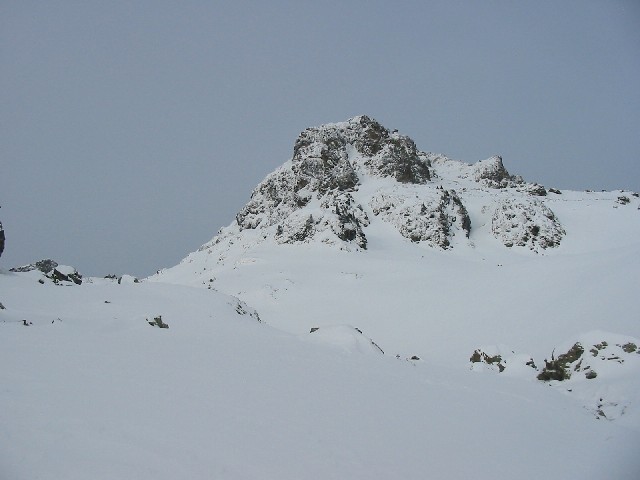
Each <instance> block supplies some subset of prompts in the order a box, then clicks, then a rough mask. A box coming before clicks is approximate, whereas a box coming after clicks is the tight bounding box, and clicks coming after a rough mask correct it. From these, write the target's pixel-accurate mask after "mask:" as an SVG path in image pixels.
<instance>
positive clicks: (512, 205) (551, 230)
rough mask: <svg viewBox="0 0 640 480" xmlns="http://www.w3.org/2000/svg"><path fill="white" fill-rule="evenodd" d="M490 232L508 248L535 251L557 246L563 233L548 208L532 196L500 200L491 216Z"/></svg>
mask: <svg viewBox="0 0 640 480" xmlns="http://www.w3.org/2000/svg"><path fill="white" fill-rule="evenodd" d="M491 232H492V233H493V235H494V236H495V237H496V238H497V239H498V240H500V241H501V242H502V243H503V244H504V245H505V246H507V247H513V246H519V247H527V248H529V249H530V250H533V251H535V252H538V251H539V250H541V249H542V250H544V249H546V248H552V247H557V246H558V245H560V241H561V240H562V237H563V236H564V235H565V233H566V232H565V230H564V228H562V225H561V224H560V221H559V220H558V219H557V218H556V216H555V214H554V213H553V211H552V210H551V209H550V208H549V207H547V206H546V205H545V204H544V203H542V202H540V201H538V200H531V199H522V200H511V199H505V200H503V201H502V202H500V204H499V205H498V207H497V208H496V209H495V211H494V213H493V218H492V219H491Z"/></svg>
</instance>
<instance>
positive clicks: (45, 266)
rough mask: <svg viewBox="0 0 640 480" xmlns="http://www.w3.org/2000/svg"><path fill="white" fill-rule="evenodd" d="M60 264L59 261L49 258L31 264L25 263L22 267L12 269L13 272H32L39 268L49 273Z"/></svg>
mask: <svg viewBox="0 0 640 480" xmlns="http://www.w3.org/2000/svg"><path fill="white" fill-rule="evenodd" d="M57 266H58V262H56V261H55V260H51V259H50V258H47V259H45V260H39V261H37V262H34V263H30V264H29V265H23V266H21V267H14V268H12V269H10V271H11V272H17V273H24V272H31V271H33V270H39V271H40V272H42V273H49V272H51V271H53V269H54V268H56V267H57Z"/></svg>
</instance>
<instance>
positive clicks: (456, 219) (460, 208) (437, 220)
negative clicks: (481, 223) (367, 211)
mask: <svg viewBox="0 0 640 480" xmlns="http://www.w3.org/2000/svg"><path fill="white" fill-rule="evenodd" d="M425 193H427V192H425ZM370 205H371V207H372V209H373V213H374V214H375V215H380V216H381V217H382V219H383V220H385V221H387V222H390V223H392V224H393V225H395V227H396V228H397V229H398V231H399V232H400V233H401V234H402V236H403V237H406V238H408V239H409V240H411V241H412V242H426V243H428V244H429V245H431V246H433V247H438V248H442V249H447V248H449V246H450V245H451V238H452V237H453V236H454V235H455V234H456V232H464V235H465V236H466V237H469V233H470V231H471V219H470V217H469V213H468V212H467V209H466V208H465V206H464V205H463V203H462V200H460V197H458V195H457V194H456V192H455V191H454V190H440V189H435V190H433V191H431V192H428V194H425V195H424V196H422V197H416V196H415V195H403V194H401V193H396V194H392V193H380V194H378V195H376V196H375V197H373V199H372V200H371V202H370Z"/></svg>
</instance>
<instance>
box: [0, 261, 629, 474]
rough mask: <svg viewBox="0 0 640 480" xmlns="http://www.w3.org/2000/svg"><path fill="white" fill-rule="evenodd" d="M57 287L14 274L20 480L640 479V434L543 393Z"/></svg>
mask: <svg viewBox="0 0 640 480" xmlns="http://www.w3.org/2000/svg"><path fill="white" fill-rule="evenodd" d="M40 277H42V275H41V274H38V273H36V272H28V273H8V272H5V271H3V272H2V273H1V274H0V292H2V300H3V305H4V306H5V307H6V309H5V310H1V311H0V319H1V321H0V352H1V354H0V356H1V359H2V369H0V385H2V388H0V424H1V425H2V429H0V478H3V479H4V478H6V479H11V480H31V479H36V478H38V479H61V478H64V479H65V480H72V479H86V478H92V479H113V478H136V479H154V480H161V479H172V480H173V479H175V478H189V479H210V478H225V479H226V478H230V479H265V478H270V479H299V478H310V479H328V478H335V479H342V478H349V479H359V478H362V479H364V478H368V479H370V478H447V479H466V478H478V479H510V478H520V479H538V478H548V479H571V478H576V479H577V478H580V479H590V478H592V479H599V478H619V479H624V478H629V479H631V478H637V476H636V474H637V472H638V471H640V470H638V468H640V463H639V461H638V458H637V455H636V453H637V448H636V447H637V445H638V444H639V441H640V432H639V431H637V430H634V429H629V428H624V427H623V426H619V425H618V424H617V423H616V422H609V421H607V420H604V419H601V420H597V419H595V417H594V416H593V415H592V414H591V413H590V412H589V411H587V410H585V409H582V408H576V405H575V402H574V401H573V400H572V399H571V398H569V397H568V396H563V395H559V394H558V392H557V391H556V390H554V389H552V388H545V386H542V385H540V384H538V383H537V382H533V381H524V380H521V379H513V378H510V377H505V376H500V375H478V374H476V373H474V372H472V371H470V370H468V369H466V368H457V366H456V365H455V362H451V364H448V363H447V362H435V361H424V362H422V361H421V362H408V361H406V360H405V359H396V358H395V357H394V356H393V355H389V354H385V355H382V354H379V353H378V354H372V353H374V352H373V351H372V350H371V349H369V346H370V343H369V341H368V339H366V338H365V337H364V336H363V335H355V334H354V332H356V333H357V331H356V330H354V329H352V328H348V327H340V326H338V327H333V328H327V329H324V328H320V329H319V330H318V331H316V332H314V333H307V334H305V335H301V336H302V337H303V338H300V337H301V336H295V335H291V334H289V333H286V332H283V331H282V330H278V329H275V328H273V327H271V326H269V325H266V324H264V323H260V322H259V321H258V320H257V319H256V317H255V316H251V315H250V314H249V312H251V313H253V312H252V310H251V309H250V308H249V307H247V306H246V305H243V304H242V303H240V302H239V301H238V300H237V299H235V298H232V297H229V296H226V295H223V294H220V293H218V292H214V291H210V290H207V289H202V288H193V287H187V286H184V287H182V286H177V285H171V284H166V283H160V282H148V281H144V282H141V283H139V284H133V283H128V284H120V285H119V284H118V283H117V281H108V280H99V279H89V280H88V281H85V282H84V283H83V284H82V285H79V286H76V285H69V286H64V285H60V284H59V285H55V284H53V283H52V282H45V283H44V284H40V283H38V279H39V278H40ZM353 281H357V279H355V278H354V279H353ZM158 315H162V320H163V322H165V323H166V324H167V325H168V326H169V328H167V329H161V328H157V327H152V326H150V325H149V323H148V320H151V319H152V318H153V317H155V316H158ZM22 320H28V323H29V324H28V326H25V325H24V324H23V322H22ZM323 330H324V333H323ZM365 334H366V331H365ZM314 336H315V337H314ZM354 339H357V340H354Z"/></svg>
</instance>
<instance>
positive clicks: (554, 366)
mask: <svg viewBox="0 0 640 480" xmlns="http://www.w3.org/2000/svg"><path fill="white" fill-rule="evenodd" d="M583 353H584V348H583V347H582V345H580V343H577V342H576V343H575V344H574V345H573V346H572V347H571V348H570V349H569V351H567V352H566V353H563V354H561V355H559V356H558V358H557V359H556V358H554V355H553V354H552V355H551V361H548V360H547V359H545V361H544V363H545V366H544V368H543V369H542V371H541V372H540V374H539V375H538V380H543V381H547V382H548V381H550V380H558V381H562V380H567V379H568V378H571V368H570V364H572V363H574V362H577V361H578V360H579V359H580V357H581V356H582V354H583Z"/></svg>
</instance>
